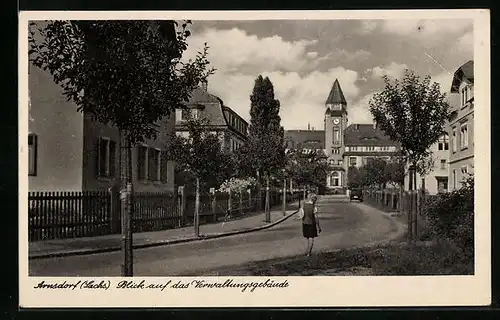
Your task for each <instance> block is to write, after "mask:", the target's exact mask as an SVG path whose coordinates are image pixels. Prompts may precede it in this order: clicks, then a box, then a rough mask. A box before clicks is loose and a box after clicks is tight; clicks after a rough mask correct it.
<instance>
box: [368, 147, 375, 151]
mask: <svg viewBox="0 0 500 320" xmlns="http://www.w3.org/2000/svg"><path fill="white" fill-rule="evenodd" d="M366 151H375V147H366Z"/></svg>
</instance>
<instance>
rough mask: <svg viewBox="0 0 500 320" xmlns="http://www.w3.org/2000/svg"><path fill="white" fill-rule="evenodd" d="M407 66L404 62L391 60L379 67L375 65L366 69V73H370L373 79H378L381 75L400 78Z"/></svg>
mask: <svg viewBox="0 0 500 320" xmlns="http://www.w3.org/2000/svg"><path fill="white" fill-rule="evenodd" d="M407 68H408V66H407V65H406V64H404V63H403V64H399V63H396V62H391V63H390V64H388V65H386V66H383V67H380V66H377V67H375V68H372V69H369V70H367V73H369V74H370V75H371V77H372V78H374V79H380V78H382V77H383V76H388V77H389V78H401V77H402V76H403V75H404V71H405V69H407Z"/></svg>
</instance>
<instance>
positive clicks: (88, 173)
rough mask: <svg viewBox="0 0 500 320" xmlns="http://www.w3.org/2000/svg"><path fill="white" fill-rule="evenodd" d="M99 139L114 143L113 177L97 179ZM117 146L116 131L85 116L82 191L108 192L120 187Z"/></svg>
mask: <svg viewBox="0 0 500 320" xmlns="http://www.w3.org/2000/svg"><path fill="white" fill-rule="evenodd" d="M99 138H107V139H110V140H111V141H114V142H115V143H116V149H115V157H114V159H115V161H114V166H115V175H114V177H98V172H97V170H98V169H97V160H98V159H97V158H98V141H99ZM119 146H120V133H119V131H118V129H116V128H114V127H111V126H109V125H104V124H102V123H99V122H97V121H93V120H92V118H91V116H90V115H88V114H86V115H85V119H84V143H83V190H85V191H94V190H108V188H109V187H112V186H119V185H120V157H119V152H120V148H119Z"/></svg>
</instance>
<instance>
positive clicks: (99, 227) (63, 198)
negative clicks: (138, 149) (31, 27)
mask: <svg viewBox="0 0 500 320" xmlns="http://www.w3.org/2000/svg"><path fill="white" fill-rule="evenodd" d="M300 197H301V192H293V193H290V192H287V193H286V203H291V202H296V201H298V200H299V199H300ZM258 199H259V197H258V195H257V194H256V193H255V192H254V194H251V193H250V194H249V193H247V192H245V193H242V194H241V198H240V195H239V194H232V195H231V197H229V195H228V194H224V193H216V194H210V193H208V192H202V193H201V195H200V206H199V208H200V211H199V212H200V223H202V224H203V223H211V222H216V221H218V220H220V219H232V218H235V217H238V216H242V215H245V214H248V213H250V212H256V211H260V210H262V209H263V208H264V204H265V191H262V192H261V196H260V200H261V202H260V203H259V201H258ZM269 200H270V206H271V207H273V206H278V205H281V204H282V200H283V198H282V193H281V192H279V190H277V189H276V190H271V191H270V196H269ZM132 201H133V213H132V214H133V216H132V229H133V232H147V231H159V230H166V229H171V228H178V227H183V226H188V225H190V224H192V223H193V220H194V212H195V195H194V194H189V195H179V194H173V193H153V192H134V195H133V198H132ZM28 203H29V211H28V218H29V236H28V238H29V241H40V240H52V239H66V238H79V237H90V236H102V235H109V234H118V233H120V232H121V214H120V200H119V194H118V191H117V190H114V191H110V192H106V191H85V192H30V193H29V195H28Z"/></svg>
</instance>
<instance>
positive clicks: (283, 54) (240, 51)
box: [185, 28, 317, 73]
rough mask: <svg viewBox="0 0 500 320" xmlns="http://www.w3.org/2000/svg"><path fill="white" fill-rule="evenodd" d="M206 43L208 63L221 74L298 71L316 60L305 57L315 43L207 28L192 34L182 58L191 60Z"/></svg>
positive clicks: (311, 57)
mask: <svg viewBox="0 0 500 320" xmlns="http://www.w3.org/2000/svg"><path fill="white" fill-rule="evenodd" d="M205 42H206V43H207V45H208V47H209V55H208V59H209V60H210V63H211V64H212V65H213V67H214V68H216V69H218V70H221V71H223V72H242V71H248V72H254V73H261V72H264V71H267V70H283V71H297V70H301V69H303V68H305V67H308V68H309V67H311V66H312V64H311V59H313V58H316V57H317V55H316V56H314V55H310V54H308V52H309V50H308V48H309V47H310V46H312V45H314V44H316V43H317V40H297V41H285V40H284V39H283V38H282V37H280V36H278V35H274V36H272V37H266V38H259V37H257V36H256V35H250V34H248V33H247V32H246V31H244V30H241V29H238V28H233V29H229V30H218V29H215V28H208V29H205V30H203V31H202V32H201V33H199V34H194V35H192V36H191V37H190V38H189V39H188V50H187V51H186V53H185V56H186V57H188V58H193V57H194V56H195V55H196V53H197V52H198V51H200V50H201V49H202V48H203V45H204V43H205Z"/></svg>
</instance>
